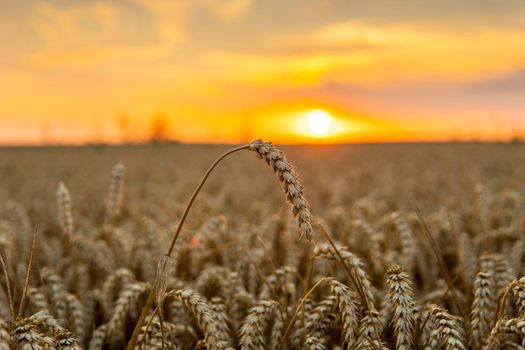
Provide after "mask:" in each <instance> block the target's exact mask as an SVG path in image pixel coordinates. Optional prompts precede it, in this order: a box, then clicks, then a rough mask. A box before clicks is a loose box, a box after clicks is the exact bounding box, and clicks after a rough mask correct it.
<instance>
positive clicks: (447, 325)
mask: <svg viewBox="0 0 525 350" xmlns="http://www.w3.org/2000/svg"><path fill="white" fill-rule="evenodd" d="M430 320H431V322H432V324H433V325H434V327H435V331H437V337H438V339H439V341H440V343H441V344H442V346H443V348H444V349H445V350H466V349H467V346H466V341H465V331H464V329H463V328H462V324H461V321H460V319H459V318H458V317H455V316H452V315H450V314H449V313H448V312H447V311H445V310H443V309H441V308H439V307H434V308H433V309H432V310H431V311H430ZM433 348H435V347H433Z"/></svg>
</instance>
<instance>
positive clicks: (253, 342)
mask: <svg viewBox="0 0 525 350" xmlns="http://www.w3.org/2000/svg"><path fill="white" fill-rule="evenodd" d="M277 305H278V304H277V303H276V302H275V301H267V300H263V301H261V302H259V303H258V304H257V306H255V307H254V308H252V309H251V310H250V312H249V313H248V316H246V318H245V319H244V321H243V322H242V326H241V329H240V331H239V337H240V340H239V344H240V346H241V349H246V350H259V349H260V350H263V349H265V348H266V344H265V341H264V329H265V326H266V322H267V320H268V317H267V316H269V315H271V313H272V312H273V310H274V309H275V308H276V307H277Z"/></svg>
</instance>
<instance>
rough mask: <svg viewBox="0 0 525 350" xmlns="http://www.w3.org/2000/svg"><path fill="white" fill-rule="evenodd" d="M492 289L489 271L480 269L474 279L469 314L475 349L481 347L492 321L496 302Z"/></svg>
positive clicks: (491, 278)
mask: <svg viewBox="0 0 525 350" xmlns="http://www.w3.org/2000/svg"><path fill="white" fill-rule="evenodd" d="M492 291H493V277H492V275H491V274H490V273H489V272H485V271H480V272H479V273H478V274H477V276H476V279H475V281H474V290H473V293H474V301H473V302H472V310H471V316H470V328H471V332H472V334H471V339H472V345H473V346H474V347H475V348H476V349H478V348H481V345H482V344H483V342H484V340H485V339H486V338H487V337H488V335H489V334H490V330H491V328H492V324H493V322H494V317H495V312H496V303H495V299H494V295H493V293H492Z"/></svg>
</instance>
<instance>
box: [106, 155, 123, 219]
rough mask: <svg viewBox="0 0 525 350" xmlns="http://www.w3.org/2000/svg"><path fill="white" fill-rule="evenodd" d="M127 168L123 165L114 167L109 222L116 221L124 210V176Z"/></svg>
mask: <svg viewBox="0 0 525 350" xmlns="http://www.w3.org/2000/svg"><path fill="white" fill-rule="evenodd" d="M125 171H126V168H125V167H124V165H123V164H122V163H118V164H117V165H115V166H114V167H113V171H112V173H111V174H112V181H111V186H110V187H109V194H108V203H107V208H106V210H107V216H108V219H109V220H114V219H116V218H117V217H118V216H119V215H120V212H121V210H122V200H123V198H124V174H125Z"/></svg>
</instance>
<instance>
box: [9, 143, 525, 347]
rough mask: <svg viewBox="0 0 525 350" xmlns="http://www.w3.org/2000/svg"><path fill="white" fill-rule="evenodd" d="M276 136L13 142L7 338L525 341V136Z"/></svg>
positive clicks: (161, 342) (40, 343) (405, 343)
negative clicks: (391, 139)
mask: <svg viewBox="0 0 525 350" xmlns="http://www.w3.org/2000/svg"><path fill="white" fill-rule="evenodd" d="M275 147H277V148H275ZM275 147H273V146H271V145H270V144H267V143H262V142H254V143H252V144H251V145H250V147H245V148H244V149H240V150H238V151H237V152H235V153H233V154H230V155H228V157H226V158H225V159H224V160H222V161H221V162H220V163H219V164H218V165H217V167H216V168H215V169H214V170H213V171H212V172H211V174H210V176H209V178H208V180H207V181H206V183H205V184H204V186H203V187H202V190H201V191H200V193H199V194H198V196H197V197H196V200H195V202H194V204H193V206H192V207H191V210H190V211H189V212H188V216H187V220H186V221H185V223H184V225H183V226H182V227H181V228H182V229H181V231H180V235H177V240H176V242H175V243H174V245H173V249H172V250H171V249H169V247H170V243H172V239H173V236H174V234H176V233H177V229H178V224H179V222H180V219H181V217H182V216H183V214H184V212H185V209H186V208H187V204H188V201H189V200H190V197H191V195H192V193H193V191H194V190H195V188H196V187H197V186H198V184H199V180H200V179H201V178H202V177H203V176H204V174H205V173H206V169H207V168H208V167H209V166H210V165H211V164H212V163H213V162H214V160H215V159H217V157H218V156H219V155H220V154H221V153H223V152H225V151H227V150H228V149H229V148H230V147H228V146H204V145H201V146H197V145H193V146H190V145H177V144H157V145H147V146H91V147H88V146H86V147H42V148H3V149H1V150H0V253H1V258H2V259H0V260H1V261H0V262H1V265H2V273H0V279H1V286H2V288H0V313H1V321H0V349H24V350H26V349H27V350H29V349H35V350H36V349H92V350H95V349H125V348H126V347H127V348H128V349H132V348H134V349H140V348H142V349H145V350H152V349H209V350H215V349H250V350H251V349H276V350H277V349H317V350H322V349H392V350H394V349H398V350H408V349H447V350H452V349H524V348H525V347H524V344H525V342H524V341H525V338H524V337H525V277H522V276H523V275H524V274H525V269H524V268H523V261H524V258H525V257H524V255H525V238H524V233H525V232H524V231H525V215H524V214H525V146H524V145H522V144H518V143H516V144H397V145H340V146H317V147H313V146H301V147H282V148H281V147H279V146H278V145H276V146H275ZM281 151H283V152H284V153H281ZM284 154H286V156H285V155H284ZM257 156H259V158H262V159H257ZM261 160H263V161H261ZM265 161H266V162H265ZM276 175H277V176H276ZM168 251H169V253H171V254H169V255H170V257H169V258H168V257H167V256H166V253H167V252H168ZM134 331H135V332H134Z"/></svg>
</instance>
